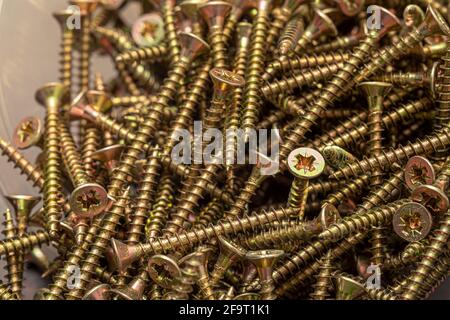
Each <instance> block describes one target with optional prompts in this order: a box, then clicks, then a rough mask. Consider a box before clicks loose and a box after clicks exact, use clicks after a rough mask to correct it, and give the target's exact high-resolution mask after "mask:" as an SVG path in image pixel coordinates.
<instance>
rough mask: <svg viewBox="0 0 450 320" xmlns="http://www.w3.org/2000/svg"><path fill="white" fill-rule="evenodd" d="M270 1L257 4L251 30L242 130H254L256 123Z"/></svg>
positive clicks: (262, 0) (258, 111)
mask: <svg viewBox="0 0 450 320" xmlns="http://www.w3.org/2000/svg"><path fill="white" fill-rule="evenodd" d="M271 4H272V0H260V1H259V2H258V14H257V16H256V17H255V20H254V22H253V28H252V36H251V42H250V49H249V57H248V62H247V69H246V72H245V75H246V76H245V83H246V85H245V89H244V101H243V105H242V106H243V112H242V118H241V126H242V128H243V129H244V130H246V129H254V128H255V127H256V124H257V122H258V118H259V113H260V109H261V104H262V99H261V96H260V94H259V88H260V85H261V80H262V78H261V76H262V74H263V70H264V62H265V60H266V59H265V52H266V51H267V45H266V40H267V39H266V36H267V31H268V28H269V25H268V24H269V14H270V6H271Z"/></svg>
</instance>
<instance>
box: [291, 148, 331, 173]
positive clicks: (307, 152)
mask: <svg viewBox="0 0 450 320" xmlns="http://www.w3.org/2000/svg"><path fill="white" fill-rule="evenodd" d="M287 163H288V168H289V170H290V171H291V173H292V174H293V175H294V176H296V177H297V178H301V179H313V178H317V177H318V176H319V175H321V174H322V172H323V170H324V168H325V159H324V158H323V156H322V155H321V154H320V152H319V151H317V150H315V149H311V148H306V147H304V148H297V149H295V150H293V151H292V152H291V153H290V154H289V156H288V159H287Z"/></svg>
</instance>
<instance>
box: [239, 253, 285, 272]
mask: <svg viewBox="0 0 450 320" xmlns="http://www.w3.org/2000/svg"><path fill="white" fill-rule="evenodd" d="M282 255H284V251H283V250H275V249H272V250H257V251H248V252H247V253H246V254H245V258H246V259H247V260H249V261H251V262H252V263H254V264H255V266H256V267H257V268H258V267H263V268H264V267H271V266H272V265H273V264H274V263H275V261H276V260H277V259H278V258H280V257H281V256H282Z"/></svg>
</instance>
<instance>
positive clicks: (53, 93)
mask: <svg viewBox="0 0 450 320" xmlns="http://www.w3.org/2000/svg"><path fill="white" fill-rule="evenodd" d="M69 97H70V91H69V88H68V87H67V86H65V85H63V84H62V83H56V82H52V83H47V84H45V85H44V86H42V87H40V88H39V89H37V90H36V94H35V99H36V101H37V102H38V103H39V104H40V105H41V106H43V107H46V108H48V107H55V108H57V107H60V106H61V105H63V104H65V103H67V102H68V101H69Z"/></svg>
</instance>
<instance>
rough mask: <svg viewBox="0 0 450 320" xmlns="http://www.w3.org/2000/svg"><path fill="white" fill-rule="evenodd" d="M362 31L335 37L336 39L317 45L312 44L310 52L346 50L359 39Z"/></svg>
mask: <svg viewBox="0 0 450 320" xmlns="http://www.w3.org/2000/svg"><path fill="white" fill-rule="evenodd" d="M362 35H363V33H358V34H357V35H356V36H355V35H349V36H344V37H337V38H336V39H334V40H332V41H330V42H328V43H323V44H319V45H318V46H314V48H312V52H314V53H328V52H331V51H336V50H346V49H350V48H352V47H353V46H355V45H356V44H358V42H359V41H360V40H361V36H362Z"/></svg>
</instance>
